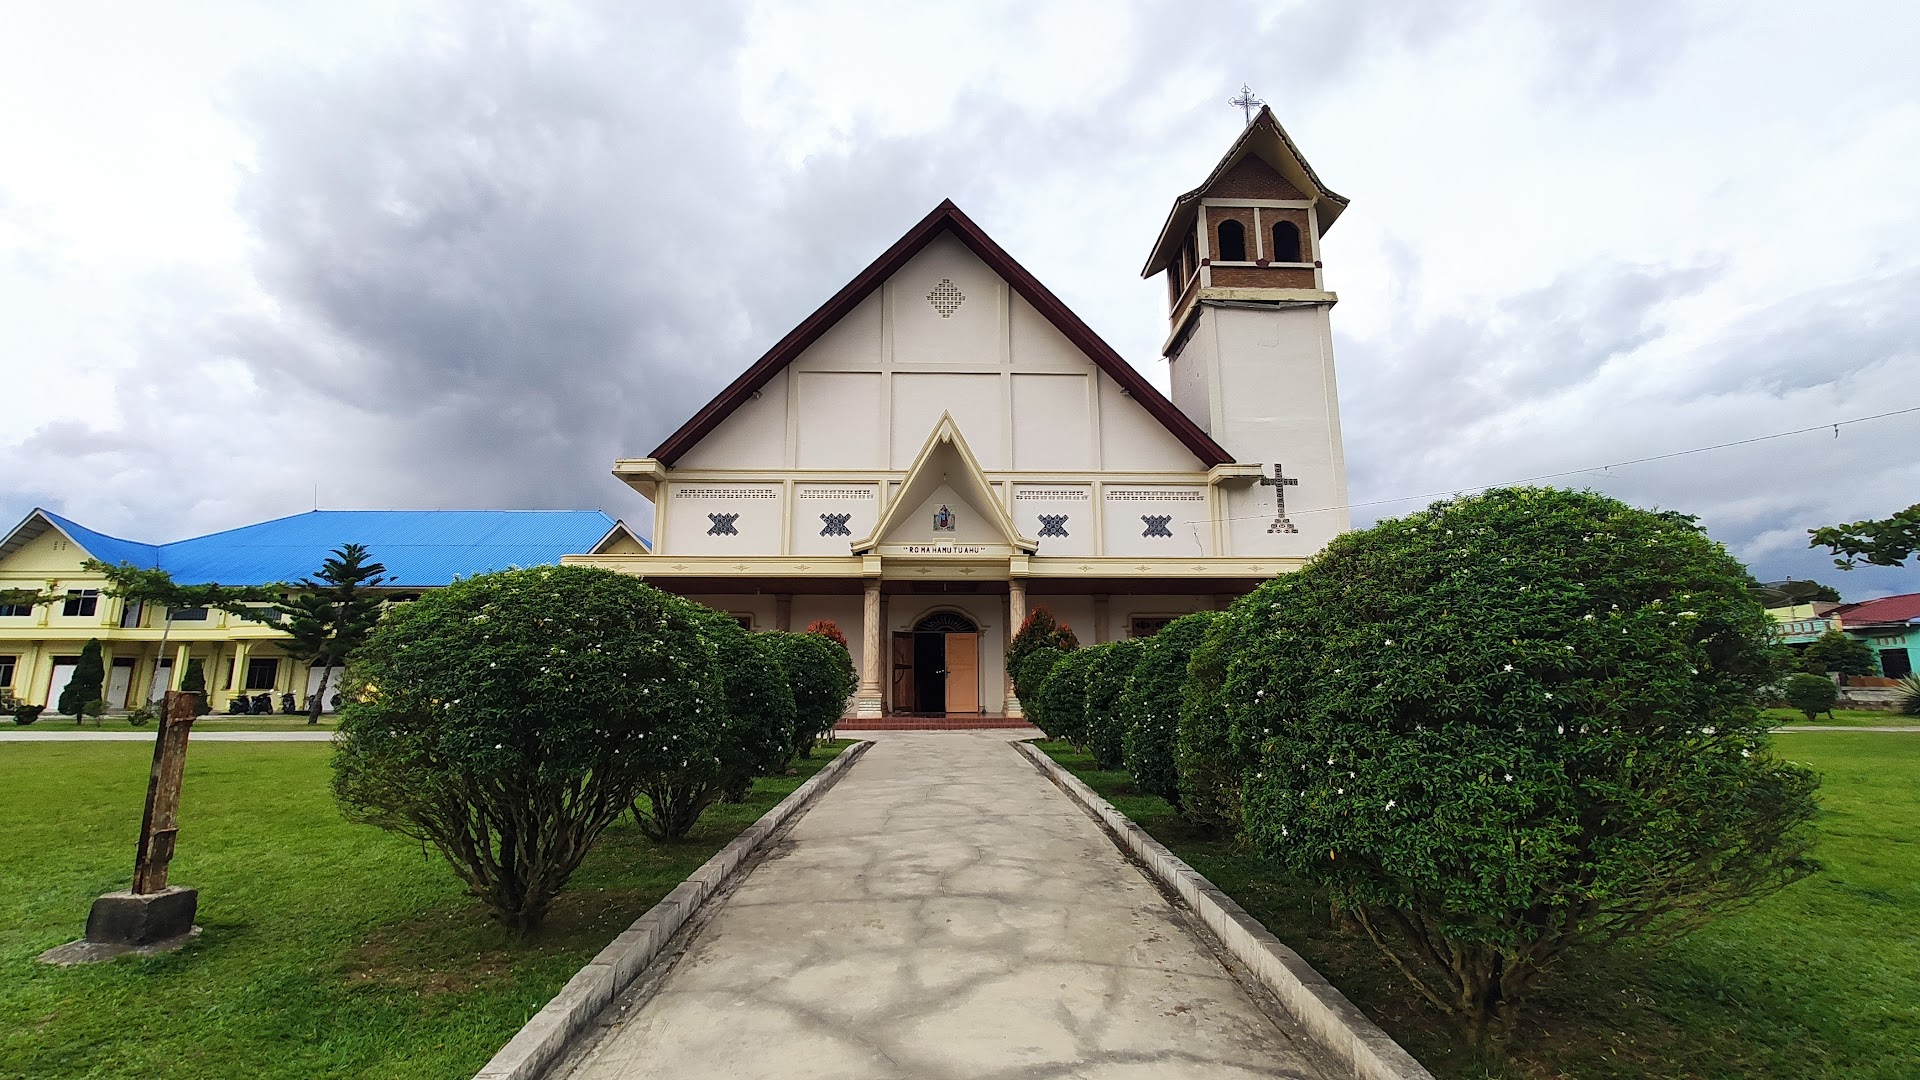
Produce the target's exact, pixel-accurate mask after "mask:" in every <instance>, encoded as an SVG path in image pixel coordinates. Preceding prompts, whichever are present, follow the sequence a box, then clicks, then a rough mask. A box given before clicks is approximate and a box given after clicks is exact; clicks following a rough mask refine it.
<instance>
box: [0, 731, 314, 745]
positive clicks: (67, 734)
mask: <svg viewBox="0 0 1920 1080" xmlns="http://www.w3.org/2000/svg"><path fill="white" fill-rule="evenodd" d="M153 735H154V733H153V731H152V730H147V731H33V730H29V729H25V728H22V729H20V730H17V731H0V743H10V742H148V743H150V742H152V741H153ZM332 739H333V729H332V728H322V729H321V730H319V731H196V732H194V733H193V734H192V735H191V736H189V738H188V741H189V742H330V741H332Z"/></svg>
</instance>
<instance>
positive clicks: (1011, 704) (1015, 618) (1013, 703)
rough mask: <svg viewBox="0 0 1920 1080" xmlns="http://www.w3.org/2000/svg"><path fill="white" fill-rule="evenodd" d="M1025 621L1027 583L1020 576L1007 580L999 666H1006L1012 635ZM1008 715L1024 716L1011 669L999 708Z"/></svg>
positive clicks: (1008, 671) (1010, 649)
mask: <svg viewBox="0 0 1920 1080" xmlns="http://www.w3.org/2000/svg"><path fill="white" fill-rule="evenodd" d="M1026 621H1027V583H1026V582H1025V581H1024V580H1022V579H1020V578H1009V579H1008V580H1007V647H1006V648H1005V649H1003V650H1001V652H1000V662H1001V666H1002V667H1005V666H1006V659H1007V654H1008V653H1009V652H1011V651H1012V649H1013V636H1014V635H1015V634H1017V633H1019V632H1020V625H1021V624H1022V623H1024V622H1026ZM1001 711H1002V712H1004V713H1006V715H1008V716H1025V715H1027V714H1026V711H1025V710H1024V709H1022V708H1021V707H1020V695H1018V694H1016V693H1014V692H1013V671H1012V669H1011V668H1009V669H1008V670H1007V705H1006V708H1004V709H1002V710H1001Z"/></svg>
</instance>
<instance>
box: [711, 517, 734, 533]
mask: <svg viewBox="0 0 1920 1080" xmlns="http://www.w3.org/2000/svg"><path fill="white" fill-rule="evenodd" d="M707 520H708V521H711V522H713V524H711V525H709V526H707V535H708V536H739V535H740V530H739V529H736V528H734V527H733V523H734V522H736V521H739V520H740V515H739V514H708V515H707Z"/></svg>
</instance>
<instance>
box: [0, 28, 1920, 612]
mask: <svg viewBox="0 0 1920 1080" xmlns="http://www.w3.org/2000/svg"><path fill="white" fill-rule="evenodd" d="M179 7H180V6H178V5H151V4H134V3H127V4H121V5H106V4H92V3H84V2H74V3H65V4H42V3H30V2H25V0H22V2H20V3H14V4H8V5H6V7H5V23H6V25H7V28H8V29H7V32H6V34H5V35H3V36H0V132H3V133H4V134H5V136H6V137H5V140H4V143H0V372H3V373H4V377H5V380H6V386H7V389H8V391H9V392H8V394H7V398H8V400H9V402H10V404H11V406H12V417H11V423H9V424H7V425H6V426H5V430H4V432H0V514H5V515H11V516H12V518H14V519H17V518H18V517H19V516H20V515H22V514H24V513H25V512H26V510H28V509H29V508H31V507H32V506H35V505H43V506H47V507H49V508H53V509H56V510H59V511H61V512H64V513H66V514H68V515H70V516H72V517H74V518H76V519H78V520H79V521H81V522H83V523H85V524H88V525H90V526H93V527H95V528H99V529H103V530H105V531H108V532H113V533H118V534H121V535H127V536H131V537H134V538H139V539H148V540H168V539H175V538H178V537H181V536H185V535H192V534H196V533H200V532H205V531H210V530H214V529H218V528H224V527H228V526H232V525H237V524H242V523H245V522H248V521H253V520H258V519H260V518H263V517H270V516H276V515H280V514H287V513H295V512H299V511H302V510H306V509H309V508H311V507H312V506H313V505H314V503H315V499H316V496H317V499H318V502H319V505H321V506H326V507H476V506H479V507H533V506H567V507H600V508H603V509H606V510H607V511H609V512H611V513H614V514H616V515H620V516H624V517H626V518H628V519H629V520H630V521H635V522H638V523H641V524H644V523H645V521H646V520H647V511H646V504H645V503H644V502H643V501H642V500H640V499H639V498H638V497H637V496H635V495H633V494H632V493H631V492H629V491H627V490H626V489H625V488H624V487H622V486H621V485H620V484H618V483H617V482H616V481H614V480H613V479H612V478H611V477H610V476H609V475H608V466H609V464H610V462H611V461H612V459H613V458H615V457H616V456H637V455H641V454H644V453H645V452H647V451H648V450H650V449H651V448H652V447H653V446H654V445H655V444H656V443H657V442H658V441H659V439H660V438H661V437H662V436H663V435H665V434H666V433H667V432H669V431H671V430H672V429H673V428H674V427H675V426H677V425H678V423H679V422H680V421H681V420H682V419H684V418H685V416H686V415H687V414H688V413H690V412H691V411H692V410H693V409H694V408H696V407H697V406H698V405H699V404H700V403H702V402H703V401H705V400H706V398H707V397H709V396H710V395H711V394H712V393H713V392H714V391H715V390H717V389H718V388H719V387H720V386H721V385H723V384H724V383H726V382H727V381H728V380H730V379H731V378H732V377H733V376H734V375H736V374H737V373H738V372H739V370H740V369H742V368H743V367H744V366H745V365H746V364H748V363H749V362H750V361H751V360H752V359H753V358H754V357H755V356H757V355H758V354H759V353H760V352H761V351H763V350H764V349H765V348H766V346H768V345H769V344H771V343H772V342H773V341H774V340H775V339H777V338H778V337H779V336H781V335H782V334H783V333H784V332H785V331H786V330H787V329H789V328H790V327H791V326H792V324H793V323H795V322H797V321H798V320H799V319H800V318H802V317H803V316H804V315H805V314H806V313H807V312H809V311H810V310H812V309H813V308H814V307H815V306H817V305H818V304H819V303H820V302H821V301H822V300H824V299H825V298H826V297H827V296H828V295H830V294H831V293H832V292H833V291H834V290H835V289H837V288H838V287H839V286H840V285H841V284H842V283H843V282H844V281H845V280H846V279H847V278H848V277H850V276H851V275H852V274H853V273H854V272H856V271H857V270H858V269H859V268H860V267H862V266H864V265H865V264H866V263H867V262H868V261H870V260H871V259H872V258H873V257H874V256H875V255H876V254H878V253H879V252H880V251H881V250H882V249H883V248H884V247H885V246H886V245H887V244H889V243H890V242H891V241H892V240H894V239H895V238H896V237H897V236H898V235H899V234H900V233H901V232H902V231H904V230H905V229H906V228H907V227H908V226H909V225H911V224H912V223H913V222H914V221H915V220H917V219H918V218H919V217H920V216H921V215H922V214H924V213H925V212H926V211H927V210H928V209H930V208H931V207H932V206H933V205H934V204H935V203H937V202H938V201H939V200H940V199H941V198H943V197H952V198H953V199H955V200H956V201H957V202H958V203H959V204H960V205H961V206H962V207H963V208H965V209H966V211H967V212H968V213H969V214H970V215H972V216H973V217H974V219H975V220H976V221H978V222H980V223H981V224H982V225H983V226H984V227H985V228H986V229H987V230H988V231H989V232H990V233H992V234H993V235H994V236H995V237H996V238H997V239H998V240H999V241H1000V242H1001V243H1002V244H1003V245H1004V246H1005V247H1006V248H1007V249H1008V250H1009V251H1011V252H1012V253H1013V254H1014V255H1015V257H1016V258H1019V259H1020V260H1022V261H1023V262H1024V263H1025V264H1026V265H1027V266H1028V268H1029V269H1031V270H1033V271H1034V272H1035V273H1036V274H1037V275H1038V276H1039V277H1040V278H1041V279H1042V280H1044V281H1046V282H1048V283H1049V285H1051V287H1052V288H1053V289H1054V290H1055V291H1056V292H1058V293H1059V294H1060V295H1061V296H1062V297H1063V298H1064V299H1065V300H1066V301H1067V302H1068V303H1069V304H1070V305H1072V306H1073V307H1074V308H1075V309H1076V310H1077V311H1079V313H1080V314H1081V315H1082V317H1084V318H1085V319H1086V320H1087V321H1088V322H1089V323H1091V324H1092V325H1093V326H1094V328H1095V329H1097V330H1098V331H1100V332H1101V333H1102V334H1103V335H1104V336H1106V337H1107V338H1108V340H1109V341H1111V342H1112V343H1113V344H1114V345H1115V346H1116V347H1117V348H1118V349H1119V350H1120V352H1121V353H1122V354H1123V355H1125V356H1127V357H1128V358H1130V359H1131V360H1132V361H1133V362H1134V363H1135V364H1136V365H1137V366H1139V367H1140V368H1141V370H1142V371H1144V372H1146V373H1147V374H1148V376H1149V377H1150V378H1152V379H1154V380H1155V381H1156V382H1158V383H1159V384H1160V385H1162V386H1164V385H1165V381H1166V371H1165V363H1164V361H1161V360H1160V359H1159V357H1158V346H1159V342H1160V340H1161V336H1162V333H1163V330H1164V303H1165V292H1164V287H1163V286H1162V284H1160V283H1159V282H1142V281H1140V280H1139V278H1138V276H1137V275H1138V268H1139V266H1140V264H1141V263H1142V262H1143V261H1144V259H1145V256H1146V253H1147V247H1148V245H1149V243H1150V242H1151V241H1152V239H1153V238H1154V235H1155V234H1156V232H1157V230H1158V228H1159V225H1160V223H1161V221H1162V219H1163V218H1164V216H1165V213H1166V210H1167V206H1168V204H1169V202H1170V201H1171V200H1172V199H1173V198H1174V196H1176V195H1178V194H1179V193H1180V192H1183V191H1185V190H1187V189H1188V188H1190V187H1192V186H1193V185H1194V184H1195V183H1196V182H1198V180H1199V179H1200V178H1202V177H1203V176H1204V175H1205V174H1206V172H1207V171H1208V169H1209V168H1210V167H1211V166H1212V164H1213V162H1214V161H1215V160H1216V159H1217V158H1218V156H1219V155H1220V154H1221V153H1222V152H1223V151H1224V150H1225V148H1226V146H1227V145H1228V144H1229V143H1230V142H1231V140H1232V139H1233V138H1234V136H1235V135H1236V134H1237V133H1238V131H1239V127H1240V123H1241V119H1240V113H1239V111H1238V110H1235V109H1232V108H1229V107H1228V106H1227V105H1226V104H1225V101H1226V99H1227V98H1228V97H1229V96H1230V95H1231V94H1232V93H1233V91H1234V90H1235V89H1236V88H1237V87H1238V86H1239V85H1240V84H1241V83H1242V82H1243V81H1244V82H1248V83H1251V84H1252V86H1253V87H1254V89H1255V90H1256V91H1257V92H1258V93H1259V94H1261V95H1262V96H1263V97H1265V98H1266V99H1267V100H1268V101H1269V102H1271V103H1272V104H1273V106H1274V108H1275V111H1276V113H1277V114H1278V115H1279V117H1280V119H1281V121H1282V123H1284V124H1285V125H1286V126H1287V128H1288V130H1289V131H1290V132H1291V133H1292V134H1293V136H1294V138H1295V141H1296V142H1298V143H1299V144H1300V146H1301V147H1302V149H1303V150H1304V151H1305V153H1306V154H1307V156H1308V157H1309V158H1310V159H1311V160H1312V162H1313V163H1314V166H1315V168H1316V169H1317V170H1318V171H1319V173H1320V174H1321V175H1322V176H1323V177H1324V178H1325V179H1326V180H1327V182H1328V183H1329V184H1331V185H1332V186H1333V187H1334V188H1335V189H1336V190H1338V191H1340V192H1342V193H1343V194H1345V195H1347V196H1348V197H1350V198H1351V199H1352V200H1353V205H1352V208H1351V209H1350V210H1349V211H1348V212H1347V213H1346V214H1345V216H1343V217H1342V218H1341V220H1340V224H1339V226H1338V228H1336V229H1335V230H1334V231H1333V232H1332V233H1331V234H1330V235H1329V237H1328V240H1327V243H1326V246H1325V256H1326V263H1327V277H1328V281H1329V284H1330V286H1331V287H1332V288H1334V289H1336V290H1337V291H1338V292H1339V293H1340V296H1341V302H1340V305H1339V307H1338V308H1336V309H1335V312H1334V326H1335V331H1336V355H1337V358H1338V361H1339V371H1340V379H1341V403H1342V410H1343V421H1344V424H1345V428H1346V440H1347V457H1348V462H1349V468H1350V470H1351V487H1352V498H1353V500H1354V502H1356V503H1358V504H1364V505H1362V506H1361V508H1360V509H1359V510H1357V511H1356V518H1357V519H1358V520H1361V521H1365V520H1370V519H1372V518H1375V517H1379V516H1383V515H1388V514H1393V513H1399V512H1403V511H1405V510H1408V509H1412V508H1414V507H1417V506H1418V505H1420V504H1421V502H1422V501H1423V500H1421V499H1418V498H1409V497H1415V496H1426V495H1430V494H1432V493H1435V492H1443V491H1451V490H1455V489H1461V488H1470V487H1474V486H1478V485H1485V484H1493V483H1499V482H1503V481H1511V480H1516V479H1521V478H1526V477H1532V476H1537V475H1541V474H1548V473H1555V472H1560V471H1562V470H1571V469H1584V468H1588V467H1591V466H1598V465H1603V464H1607V463H1610V462H1618V461H1624V460H1627V459H1631V458H1638V457H1643V456H1646V455H1651V454H1659V453H1664V452H1667V451H1674V450H1684V449H1688V448H1691V447H1697V446H1704V445H1708V444H1713V443H1720V442H1727V441H1731V440H1738V439H1745V438H1750V437H1754V436H1760V435H1767V434H1771V433H1775V432H1781V431H1786V430H1790V429H1794V428H1801V427H1810V426H1816V425H1827V424H1831V423H1834V422H1836V421H1842V420H1848V419H1852V418H1855V417H1864V416H1869V415H1873V414H1877V413H1884V412H1888V411H1891V410H1897V409H1903V408H1910V407H1916V406H1920V211H1916V202H1917V201H1920V64H1916V63H1915V61H1914V59H1913V56H1912V43H1913V42H1914V41H1916V40H1920V7H1916V6H1915V5H1913V4H1911V3H1900V2H1892V3H1883V4H1874V3H1834V4H1827V5H1822V6H1820V7H1818V8H1817V9H1816V8H1813V7H1809V6H1808V5H1806V4H1804V3H1791V4H1790V3H1784V2H1763V3H1754V2H1737V3H1733V2H1730V3H1725V4H1719V5H1707V4H1687V3H1681V2H1677V0H1651V2H1635V0H1612V2H1609V3H1603V4H1578V5H1575V4H1563V3H1557V2H1553V0H1537V2H1531V3H1529V2H1524V0H1512V2H1487V3H1458V4H1434V3H1431V2H1429V0H1379V2H1360V0H1341V2H1339V3H1332V2H1325V3H1313V4H1306V3H1296V4H1286V3H1276V2H1266V3H1257V4H1255V3H1249V4H1235V3H1231V2H1216V3H1213V4H1210V5H1205V6H1203V7H1201V6H1195V5H1192V4H1181V3H1164V4H1153V3H1147V4H1138V5H1133V6H1131V7H1126V6H1122V5H1119V4H1115V3H1110V2H1106V0H1099V2H1089V3H1069V2H1060V0H1051V2H1047V3H1039V4H1035V3H1004V4H1003V3H993V2H975V3H971V4H964V5H956V4H945V3H942V4H933V3H924V4H922V3H898V4H878V3H847V4H832V3H823V2H820V0H808V2H807V3H805V4H800V3H784V4H782V3H765V4H747V3H741V4H730V3H710V4H652V3H648V4H641V3H631V2H617V3H616V2H609V3H604V4H536V5H526V6H518V5H513V4H508V3H485V4H482V3H471V4H466V3H446V4H419V5H401V4H396V3H393V2H391V0H358V2H356V0H315V2H302V0H279V2H277V3H274V4H270V5H263V4H255V3H222V2H219V0H201V2H200V3H197V4H195V5H193V6H192V11H191V12H185V13H183V12H182V11H181V10H179ZM1916 450H1920V413H1914V414H1909V415H1905V416H1895V417H1890V418H1886V419H1880V420H1875V421H1871V422H1867V423H1861V424H1855V425H1850V426H1846V427H1843V428H1841V429H1840V433H1839V435H1838V437H1835V435H1834V434H1833V432H1832V431H1831V430H1829V429H1824V428H1823V429H1822V430H1820V431H1817V432H1813V433H1809V434H1804V435H1799V436H1795V437H1791V438H1783V439H1776V440H1771V441H1767V442H1762V443H1756V444H1752V445H1748V446H1744V447H1738V448H1732V449H1727V450H1721V451H1715V452H1712V453H1705V454H1698V455H1693V456H1689V457H1684V458H1678V459H1672V460H1667V461H1662V462H1657V463H1651V464H1643V465H1632V466H1624V467H1618V468H1614V469H1611V470H1609V471H1605V472H1594V473H1588V474H1582V475H1579V476H1573V477H1566V478H1563V479H1561V480H1560V481H1558V482H1562V483H1571V484H1578V485H1591V486H1593V487H1596V488H1600V489H1602V490H1606V491H1609V492H1612V493H1614V494H1617V495H1619V496H1621V497H1623V498H1627V499H1629V500H1631V501H1634V502H1636V503H1640V504H1643V505H1649V506H1660V507H1664V508H1674V509H1680V510H1685V511H1688V512H1691V513H1696V514H1699V515H1701V517H1702V519H1703V520H1704V521H1705V523H1706V524H1707V526H1708V528H1709V529H1710V531H1711V532H1712V533H1713V535H1715V536H1716V537H1718V538H1719V539H1721V540H1723V541H1724V542H1726V543H1727V544H1728V545H1729V546H1730V547H1731V548H1732V549H1733V550H1734V551H1735V553H1736V554H1738V555H1739V556H1740V557H1742V558H1743V559H1745V560H1747V561H1748V562H1749V563H1750V564H1751V565H1752V566H1753V568H1754V570H1755V572H1756V573H1757V574H1759V575H1760V576H1761V577H1763V578H1769V577H1779V576H1785V575H1788V574H1792V575H1795V576H1802V577H1805V576H1818V577H1821V578H1823V579H1826V580H1829V581H1833V582H1835V583H1836V584H1838V585H1840V586H1841V587H1842V588H1843V590H1844V591H1846V592H1847V593H1848V595H1850V596H1865V595H1870V594H1877V593H1884V592H1890V591H1907V590H1914V589H1920V571H1909V570H1856V571H1853V572H1852V573H1851V574H1845V575H1842V574H1839V573H1838V572H1836V571H1833V570H1832V569H1831V568H1830V563H1829V562H1828V559H1827V557H1826V556H1825V555H1823V554H1821V553H1818V552H1812V551H1808V550H1807V549H1806V544H1805V530H1806V529H1808V528H1809V527H1812V526H1816V525H1821V524H1826V523H1831V522H1836V521H1845V520H1853V519H1858V518H1864V517H1879V516H1884V515H1886V514H1887V513H1889V512H1891V511H1893V510H1895V509H1898V508H1900V507H1904V506H1907V505H1909V504H1911V503H1914V502H1916V501H1920V453H1916Z"/></svg>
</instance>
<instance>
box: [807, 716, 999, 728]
mask: <svg viewBox="0 0 1920 1080" xmlns="http://www.w3.org/2000/svg"><path fill="white" fill-rule="evenodd" d="M1031 726H1032V725H1031V724H1030V723H1029V722H1028V721H1026V720H1023V719H1021V718H1020V717H1018V716H880V717H852V718H849V719H846V720H842V721H840V723H839V726H838V727H837V729H836V730H839V731H974V730H978V729H984V728H1023V727H1031Z"/></svg>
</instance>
